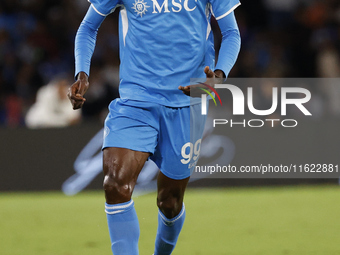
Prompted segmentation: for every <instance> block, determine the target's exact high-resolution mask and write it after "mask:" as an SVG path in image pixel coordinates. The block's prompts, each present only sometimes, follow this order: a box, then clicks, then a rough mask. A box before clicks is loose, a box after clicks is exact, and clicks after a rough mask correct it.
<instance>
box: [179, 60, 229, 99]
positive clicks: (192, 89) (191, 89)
mask: <svg viewBox="0 0 340 255" xmlns="http://www.w3.org/2000/svg"><path fill="white" fill-rule="evenodd" d="M204 72H205V75H206V78H207V80H206V82H205V83H207V84H209V85H210V83H211V81H213V80H214V78H223V77H224V73H223V71H221V70H216V71H215V72H214V71H213V70H211V69H210V68H209V66H206V67H205V68H204ZM213 83H214V82H213ZM211 85H212V86H213V84H211ZM197 88H204V89H207V86H205V85H204V83H201V84H195V85H190V86H185V87H183V86H179V87H178V89H179V90H182V92H183V93H184V94H186V95H187V96H191V97H200V96H201V94H202V93H204V92H203V91H202V90H200V89H197ZM208 90H209V89H208Z"/></svg>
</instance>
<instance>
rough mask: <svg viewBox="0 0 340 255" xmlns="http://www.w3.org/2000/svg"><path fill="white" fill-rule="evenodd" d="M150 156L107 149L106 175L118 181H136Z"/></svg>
mask: <svg viewBox="0 0 340 255" xmlns="http://www.w3.org/2000/svg"><path fill="white" fill-rule="evenodd" d="M149 156H150V153H148V152H142V151H134V150H130V149H126V148H116V147H107V148H105V149H104V150H103V163H104V167H103V171H104V175H105V176H110V177H112V178H114V179H116V180H117V181H121V180H124V179H128V180H133V181H136V180H137V177H138V175H139V173H140V171H141V170H142V168H143V166H144V163H145V161H146V160H147V159H148V157H149Z"/></svg>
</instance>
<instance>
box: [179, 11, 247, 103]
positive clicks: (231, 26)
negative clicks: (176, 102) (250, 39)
mask: <svg viewBox="0 0 340 255" xmlns="http://www.w3.org/2000/svg"><path fill="white" fill-rule="evenodd" d="M217 22H218V25H219V27H220V30H221V33H222V43H221V48H220V52H219V54H218V61H217V65H216V67H215V71H212V70H211V69H210V68H209V66H206V67H205V68H204V72H205V75H206V78H207V79H209V78H210V79H211V78H226V77H228V74H229V72H230V70H231V69H232V67H233V66H234V64H235V62H236V59H237V56H238V54H239V52H240V48H241V36H240V31H239V29H238V26H237V22H236V18H235V15H234V12H233V11H232V12H231V13H230V14H228V15H227V16H225V17H223V18H221V19H218V21H217ZM199 87H203V88H206V86H204V85H191V86H185V87H182V86H179V87H178V89H180V90H182V91H183V93H184V94H186V95H187V96H190V95H191V96H200V93H202V91H201V90H195V91H196V92H197V94H196V93H194V92H193V91H192V88H199Z"/></svg>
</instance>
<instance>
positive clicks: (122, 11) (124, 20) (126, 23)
mask: <svg viewBox="0 0 340 255" xmlns="http://www.w3.org/2000/svg"><path fill="white" fill-rule="evenodd" d="M120 15H122V27H123V41H124V46H125V38H126V35H127V32H128V30H129V20H128V17H127V11H126V8H125V6H122V7H121V9H120Z"/></svg>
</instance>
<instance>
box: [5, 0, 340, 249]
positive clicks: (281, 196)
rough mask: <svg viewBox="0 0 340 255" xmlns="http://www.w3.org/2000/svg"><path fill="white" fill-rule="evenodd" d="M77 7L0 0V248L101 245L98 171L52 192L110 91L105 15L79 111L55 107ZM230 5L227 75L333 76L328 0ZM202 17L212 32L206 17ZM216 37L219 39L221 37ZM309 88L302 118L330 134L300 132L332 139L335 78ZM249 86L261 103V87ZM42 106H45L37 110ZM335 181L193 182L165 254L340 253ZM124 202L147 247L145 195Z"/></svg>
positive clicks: (110, 29) (334, 2)
mask: <svg viewBox="0 0 340 255" xmlns="http://www.w3.org/2000/svg"><path fill="white" fill-rule="evenodd" d="M88 6H89V3H88V2H87V1H86V0H73V1H69V0H58V1H57V0H49V1H44V0H1V1H0V138H1V139H0V152H1V153H0V192H1V193H0V254H4V255H17V254H28V255H33V254H34V255H40V254H41V255H77V254H82V255H85V254H110V247H109V238H108V231H107V230H106V228H107V227H106V222H105V214H104V210H103V205H104V197H103V192H102V191H100V189H101V179H102V176H101V175H99V176H97V175H95V176H93V179H94V180H93V181H92V179H91V180H89V181H88V182H89V183H90V184H89V186H88V187H87V189H88V190H87V191H86V192H82V193H80V194H78V195H76V196H73V197H67V196H65V195H64V194H63V193H62V192H61V191H60V190H61V186H62V184H63V182H64V181H65V180H66V179H67V178H69V177H70V176H71V175H73V174H74V171H75V169H74V168H75V165H74V162H75V160H76V158H77V157H78V155H79V153H80V151H81V150H82V149H83V148H84V146H85V145H86V144H87V143H88V142H89V141H90V140H91V138H92V137H93V136H95V134H96V133H97V132H98V131H99V130H100V129H101V126H102V123H103V120H104V118H105V116H106V113H107V110H106V109H107V105H108V103H109V102H110V101H111V100H112V98H114V97H117V96H118V92H117V89H118V83H119V74H118V72H119V69H118V65H119V58H118V51H119V45H118V25H117V20H118V13H117V12H116V13H114V14H112V15H110V16H109V17H108V18H107V20H106V21H105V22H104V23H103V25H102V27H101V29H100V31H99V34H98V43H97V47H96V51H95V54H94V56H93V60H92V69H91V70H92V71H91V87H90V90H89V91H88V93H87V96H86V98H87V102H86V104H85V106H84V108H83V109H82V111H81V112H80V111H79V112H78V114H76V115H74V114H73V113H70V112H69V109H70V108H71V106H70V105H69V106H70V107H67V106H65V105H66V103H65V102H66V101H67V99H66V101H65V98H64V95H65V89H66V88H67V86H68V85H70V84H71V83H72V80H73V72H74V57H73V43H74V36H75V33H76V30H77V28H78V26H79V24H80V22H81V20H82V18H83V16H84V14H85V12H86V10H87V8H88ZM235 13H236V17H237V20H238V24H239V27H240V32H241V36H242V49H241V53H240V56H239V59H238V61H237V63H236V65H235V67H234V69H233V70H232V72H231V74H230V77H241V78H248V77H270V78H282V77H311V78H338V77H339V76H340V2H339V1H338V0H284V1H280V0H259V1H251V0H243V1H242V6H241V7H240V8H238V9H237V10H236V12H235ZM213 25H214V31H217V30H218V28H217V27H216V21H213ZM215 39H216V42H217V43H216V44H217V47H218V42H219V40H220V38H219V37H218V35H216V38H215ZM65 84H66V85H67V84H68V85H67V86H66V85H65ZM309 89H310V90H311V91H312V95H313V97H314V98H318V100H316V101H314V102H316V103H315V105H313V109H314V112H315V113H316V114H314V115H313V121H314V122H317V121H320V120H323V121H325V122H327V125H328V127H329V130H330V131H329V132H328V133H327V132H325V131H326V130H323V132H322V134H321V133H320V130H318V129H315V130H314V131H313V133H310V134H308V135H310V136H311V137H312V136H319V135H320V136H325V137H326V138H325V139H326V140H329V141H333V142H334V143H335V144H339V142H340V141H339V139H340V137H339V136H338V135H337V127H339V124H340V122H339V121H340V119H339V117H340V100H339V98H340V86H339V85H338V84H335V85H334V86H327V87H322V86H318V87H313V86H312V87H310V88H309ZM260 93H262V94H261V95H259V97H260V98H263V99H264V100H263V102H264V103H266V102H267V101H266V100H265V99H268V95H267V93H266V91H261V92H260ZM56 95H57V96H56ZM44 98H45V99H46V100H43V99H44ZM47 99H48V100H47ZM260 102H261V100H260ZM64 103H65V104H64ZM68 104H69V103H68V102H67V105H68ZM47 106H50V107H47ZM65 107H66V109H65ZM47 108H48V109H49V110H50V112H48V111H42V109H44V110H47ZM36 116H44V117H45V118H44V119H43V120H41V121H39V120H37V118H36ZM51 116H53V118H51ZM55 120H58V121H57V122H56V121H55ZM301 132H302V131H301ZM240 142H241V140H240ZM98 148H99V147H98V146H97V147H95V148H94V150H93V151H92V152H90V157H93V158H94V157H95V155H97V154H96V153H97V150H98ZM334 148H338V147H334ZM305 149H306V150H307V148H305ZM324 150H325V153H327V150H332V148H325V149H324ZM268 151H269V149H268ZM91 153H92V154H91ZM332 153H334V150H332ZM335 153H336V152H335ZM337 183H338V180H335V179H326V180H325V179H309V180H308V179H303V180H302V179H288V180H287V179H281V180H277V179H266V180H262V179H256V180H249V179H237V180H234V179H233V180H228V179H224V180H220V179H208V180H200V181H197V182H193V183H192V184H190V187H191V189H190V190H189V192H188V194H187V196H186V204H187V208H188V218H187V221H186V223H185V227H184V231H183V233H182V236H181V241H180V243H179V245H178V247H177V248H176V250H175V252H174V254H188V255H194V254H195V255H196V254H197V255H199V254H230V255H246V254H256V255H267V254H268V255H269V254H282V255H284V254H287V255H290V254H294V255H305V254H308V255H309V254H311V255H316V254H317V255H319V254H320V255H325V254H327V255H328V254H329V255H336V254H340V247H339V245H338V239H339V229H340V220H339V219H338V215H339V213H340V207H339V204H340V196H339V188H338V186H337ZM293 184H294V186H292V185H293ZM152 185H153V184H152ZM152 185H150V187H151V189H150V190H152V188H153V186H152ZM241 186H242V187H241ZM264 186H265V187H264ZM89 190H91V191H89ZM148 191H149V190H148ZM135 201H136V207H137V210H138V213H139V219H140V223H141V240H140V249H141V252H140V253H141V254H142V255H143V254H151V253H152V247H153V240H154V236H155V232H156V214H157V208H156V204H155V194H154V193H152V194H148V195H143V196H138V197H136V198H135Z"/></svg>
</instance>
